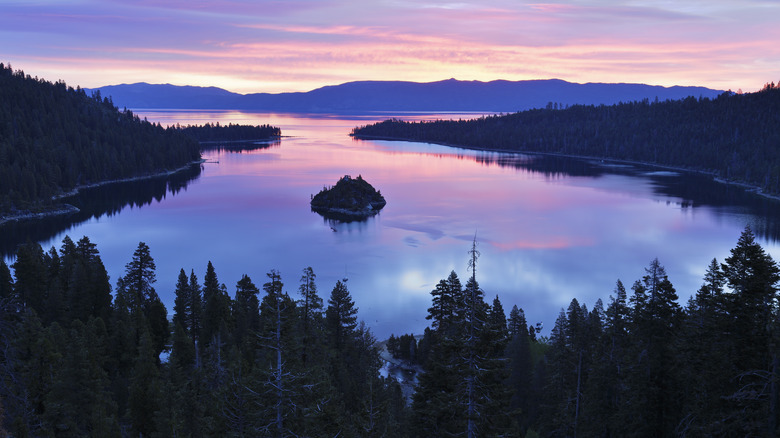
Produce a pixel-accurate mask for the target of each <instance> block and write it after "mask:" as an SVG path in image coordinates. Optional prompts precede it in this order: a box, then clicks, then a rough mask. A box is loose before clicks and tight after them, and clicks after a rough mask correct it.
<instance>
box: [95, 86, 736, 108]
mask: <svg viewBox="0 0 780 438" xmlns="http://www.w3.org/2000/svg"><path fill="white" fill-rule="evenodd" d="M96 90H99V91H100V94H101V95H102V96H104V97H105V96H111V98H112V100H113V102H114V104H115V105H116V106H117V107H119V108H122V107H125V108H130V109H236V110H251V111H278V112H292V113H347V114H360V113H367V112H399V111H412V112H414V111H425V112H427V111H463V112H471V111H474V112H479V111H484V112H516V111H523V110H527V109H532V108H544V107H546V106H547V105H548V104H552V105H555V104H558V106H561V105H562V106H569V105H575V104H585V105H600V104H604V105H611V104H614V103H619V102H630V101H641V100H643V99H649V100H651V101H653V100H655V99H658V100H660V101H664V100H676V99H682V98H685V97H688V96H693V97H696V98H698V97H709V98H712V97H715V96H717V95H719V94H721V93H722V92H723V91H721V90H713V89H709V88H705V87H683V86H674V87H662V86H657V85H645V84H626V83H614V84H608V83H586V84H578V83H572V82H566V81H563V80H560V79H544V80H527V81H505V80H496V81H490V82H481V81H459V80H456V79H448V80H444V81H438V82H426V83H420V82H405V81H360V82H347V83H344V84H341V85H332V86H326V87H322V88H317V89H315V90H311V91H308V92H295V93H278V94H271V93H253V94H238V93H233V92H230V91H227V90H224V89H221V88H217V87H195V86H177V85H170V84H148V83H144V82H141V83H135V84H121V85H109V86H105V87H100V88H95V89H91V90H87V91H88V92H92V91H96Z"/></svg>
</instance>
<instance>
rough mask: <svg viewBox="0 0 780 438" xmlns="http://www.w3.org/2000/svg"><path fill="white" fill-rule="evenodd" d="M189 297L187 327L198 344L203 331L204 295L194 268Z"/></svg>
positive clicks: (191, 274)
mask: <svg viewBox="0 0 780 438" xmlns="http://www.w3.org/2000/svg"><path fill="white" fill-rule="evenodd" d="M189 297H190V303H189V305H190V306H189V307H190V319H189V321H187V327H188V328H189V332H190V336H192V339H193V341H195V343H196V344H198V341H199V340H200V334H201V332H202V331H203V296H202V295H201V291H200V284H199V283H198V277H197V276H196V275H195V270H194V269H193V270H191V271H190V286H189Z"/></svg>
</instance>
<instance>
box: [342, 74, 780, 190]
mask: <svg viewBox="0 0 780 438" xmlns="http://www.w3.org/2000/svg"><path fill="white" fill-rule="evenodd" d="M352 135H353V136H355V137H357V138H365V139H371V138H387V139H397V140H411V141H423V142H432V143H440V144H446V145H451V146H459V147H465V148H475V149H488V150H498V151H510V152H540V153H548V154H564V155H572V156H587V157H595V158H602V159H613V160H628V161H635V162H644V163H650V164H656V165H663V166H672V167H678V168H684V169H689V170H694V171H700V172H706V173H710V174H712V175H713V176H715V177H718V178H722V179H725V180H729V181H737V182H743V183H747V184H750V185H752V186H755V187H758V188H760V189H761V190H763V191H766V192H769V193H780V155H778V154H780V150H778V148H777V145H778V144H780V88H778V87H777V86H775V85H774V84H767V86H765V87H764V89H762V90H761V91H758V92H755V93H746V94H735V93H731V92H727V93H723V94H721V95H720V96H718V97H717V98H715V99H709V98H699V99H696V98H694V97H688V98H685V99H682V100H674V101H672V100H667V101H662V102H650V101H648V100H643V101H640V102H626V103H620V104H616V105H609V106H606V105H600V106H593V105H573V106H570V107H568V108H566V109H553V108H552V107H550V108H548V109H535V110H528V111H522V112H518V113H514V114H506V115H496V116H489V117H482V118H479V119H475V120H438V121H430V122H425V121H423V122H404V121H401V120H396V119H391V120H386V121H384V122H380V123H376V124H373V125H368V126H362V127H358V128H355V129H354V130H353V131H352Z"/></svg>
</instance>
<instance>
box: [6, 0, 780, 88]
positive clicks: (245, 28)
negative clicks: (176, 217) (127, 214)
mask: <svg viewBox="0 0 780 438" xmlns="http://www.w3.org/2000/svg"><path fill="white" fill-rule="evenodd" d="M0 62H4V63H10V64H11V65H12V67H13V68H14V69H22V70H24V71H25V72H26V73H28V74H30V75H33V76H39V77H42V78H45V79H48V80H51V81H56V80H59V79H62V80H65V81H66V82H67V83H68V84H69V85H73V86H75V85H80V86H82V87H88V88H91V87H98V86H103V85H113V84H120V83H133V82H149V83H171V84H175V85H200V86H217V87H221V88H225V89H228V90H230V91H234V92H238V93H254V92H270V93H277V92H285V91H308V90H311V89H314V88H317V87H321V86H325V85H335V84H340V83H343V82H348V81H355V80H407V81H419V82H430V81H437V80H442V79H449V78H456V79H461V80H481V81H489V80H494V79H508V80H523V79H547V78H559V79H564V80H568V81H572V82H634V83H647V84H653V85H664V86H671V85H703V86H707V87H711V88H716V89H723V90H725V89H732V90H734V91H736V90H738V89H742V90H744V91H753V90H756V89H758V88H761V86H762V85H763V84H764V83H766V82H770V81H774V82H777V81H779V80H780V1H777V0H765V1H757V0H739V1H737V0H732V1H724V0H706V1H698V0H669V1H628V2H614V1H607V0H590V1H561V2H548V3H536V2H525V1H518V0H480V1H461V2H457V1H451V2H450V1H438V0H428V1H426V0H417V1H413V0H387V1H383V0H280V1H258V0H228V1H218V0H121V1H115V0H73V1H67V0H0Z"/></svg>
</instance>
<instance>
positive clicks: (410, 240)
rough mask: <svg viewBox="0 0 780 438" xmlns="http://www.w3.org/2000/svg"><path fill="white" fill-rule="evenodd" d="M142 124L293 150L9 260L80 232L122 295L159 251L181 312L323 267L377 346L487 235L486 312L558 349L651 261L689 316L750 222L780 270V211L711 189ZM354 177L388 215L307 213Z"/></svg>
mask: <svg viewBox="0 0 780 438" xmlns="http://www.w3.org/2000/svg"><path fill="white" fill-rule="evenodd" d="M136 114H138V115H140V116H141V117H147V118H148V119H149V120H150V121H154V122H158V121H159V122H160V123H162V124H163V125H170V124H176V123H179V124H182V125H185V124H194V123H197V124H202V123H205V122H216V121H219V122H220V123H223V124H225V123H242V124H246V123H249V124H266V123H268V124H272V125H275V126H279V127H281V128H282V132H283V134H284V135H285V137H284V138H283V139H282V140H281V141H279V142H276V143H274V144H271V145H264V147H262V148H260V149H257V150H253V151H245V152H230V151H225V150H222V151H207V152H205V153H204V158H206V159H207V162H206V163H205V164H203V166H202V168H201V170H200V171H198V170H195V171H193V172H192V173H190V174H187V175H183V176H179V177H178V179H175V180H174V181H166V180H165V179H160V180H156V181H151V182H145V183H137V184H134V185H133V184H131V185H123V186H117V187H114V188H104V189H101V190H102V191H101V190H96V191H91V192H87V193H85V194H83V195H82V197H81V200H78V201H74V202H80V203H81V204H79V205H81V206H82V209H83V210H85V214H84V215H82V217H78V218H76V219H77V220H78V221H81V222H79V223H76V224H70V225H55V224H51V225H47V224H37V225H34V226H21V227H16V228H13V229H5V230H3V229H0V233H3V235H4V237H3V238H4V240H5V241H6V246H8V244H9V242H11V241H12V240H14V241H15V240H18V239H21V240H24V239H26V236H32V238H34V239H35V240H39V241H41V243H42V244H43V245H44V247H45V248H49V247H51V246H55V247H57V248H59V247H60V245H61V241H62V238H63V237H64V236H65V234H68V235H70V236H71V238H73V239H74V240H77V239H79V238H81V236H84V235H86V236H89V238H90V239H91V240H92V241H93V242H95V243H97V245H98V249H99V250H100V253H101V255H102V257H103V261H104V263H105V264H106V267H107V269H108V271H109V274H110V275H111V278H112V283H113V282H115V280H116V278H117V277H118V276H120V275H123V272H124V266H125V264H126V263H127V262H129V261H130V259H131V257H132V254H133V251H134V250H135V248H136V247H137V245H138V242H139V241H144V242H146V243H147V244H148V245H149V246H150V248H151V251H152V256H153V257H154V259H155V262H156V264H157V279H158V281H157V283H156V290H157V292H158V293H159V294H160V296H161V297H162V299H163V301H164V302H165V304H166V305H167V307H168V309H169V311H171V309H172V307H173V297H174V294H173V291H174V284H175V282H176V277H177V275H178V272H179V270H180V269H181V268H184V269H185V271H187V273H188V274H189V272H190V270H192V269H194V270H195V273H196V274H197V275H198V278H199V279H200V280H201V281H202V280H203V275H204V273H205V269H206V264H207V263H208V262H209V261H212V263H213V264H214V267H215V268H216V272H217V275H218V277H219V281H220V282H222V283H225V284H226V285H227V287H228V290H229V291H230V292H231V293H233V292H234V291H235V284H236V282H237V281H238V280H239V279H240V278H241V275H242V274H245V273H246V274H248V275H249V276H250V277H252V279H253V281H254V282H255V284H257V285H258V286H261V285H262V284H263V283H264V282H265V281H266V276H265V274H266V273H267V272H269V271H270V270H271V269H276V270H278V271H279V272H280V273H281V275H282V279H283V281H284V283H285V290H286V291H287V292H289V293H290V295H291V296H293V297H297V296H298V292H297V290H298V285H299V278H300V276H301V271H302V269H303V268H305V267H307V266H311V267H312V268H313V269H314V272H315V273H316V275H317V280H318V281H317V285H318V288H319V293H320V295H321V296H322V297H323V298H324V299H325V300H327V297H328V296H329V294H330V290H331V289H332V288H333V285H334V284H335V282H336V281H337V280H338V279H341V278H344V277H346V278H348V279H349V281H348V287H349V289H350V292H351V293H352V296H353V298H354V300H355V302H356V305H357V306H358V307H359V317H360V318H361V319H363V320H364V321H365V322H366V323H367V324H368V325H369V326H370V327H371V328H372V330H373V331H374V333H375V334H376V335H377V337H379V338H384V337H386V336H389V335H390V333H396V334H400V333H409V332H413V333H421V332H422V330H423V328H424V327H425V326H426V325H427V321H426V320H425V315H426V312H427V309H428V307H429V306H430V291H431V290H432V289H433V288H434V286H435V285H436V283H437V282H438V281H439V280H440V279H442V278H445V277H446V276H447V275H448V274H449V272H450V271H452V270H454V271H455V272H457V273H458V275H459V276H460V277H461V280H462V281H463V282H464V284H465V281H466V279H467V277H468V276H469V275H470V272H468V271H467V258H468V254H467V251H468V250H469V248H470V245H471V241H472V239H473V238H474V236H475V235H476V238H477V242H478V249H479V251H480V252H481V257H480V259H479V261H478V266H477V280H478V281H479V283H480V285H481V286H482V288H483V289H484V290H485V293H486V297H487V299H488V300H489V301H492V299H493V298H494V297H495V296H496V295H498V296H499V297H500V299H501V302H502V303H503V306H504V308H505V309H506V311H507V312H508V311H509V309H510V308H511V307H512V305H515V304H516V305H518V306H519V307H522V308H523V309H524V310H525V312H526V316H527V318H528V320H529V322H530V323H536V322H542V323H543V324H544V326H545V329H544V332H543V334H549V330H550V329H551V328H552V325H553V324H554V321H555V318H556V317H557V314H558V312H559V311H560V309H561V308H562V307H563V308H565V307H567V306H568V304H569V302H570V301H571V299H572V298H577V299H578V300H579V301H580V303H581V304H586V305H587V306H588V308H592V306H593V304H594V303H595V301H596V300H597V299H598V298H601V299H603V300H604V302H605V305H606V303H607V302H608V297H609V295H610V294H611V293H612V292H613V289H614V286H615V281H616V280H617V279H618V278H619V279H621V280H622V281H623V282H624V283H625V285H626V287H627V288H628V287H630V285H631V284H632V283H633V282H634V280H636V279H639V278H641V277H642V275H644V268H645V267H646V266H647V265H648V264H649V262H650V261H651V260H652V259H653V258H654V257H658V258H659V260H660V262H661V263H662V264H663V265H664V266H665V267H666V270H667V273H668V274H669V277H670V280H671V281H672V283H673V284H674V285H675V287H676V288H677V290H678V293H679V294H680V296H681V303H682V304H685V301H687V298H688V296H690V294H691V293H693V292H694V291H695V290H696V289H697V288H698V287H699V286H700V284H701V278H702V276H703V274H704V271H705V268H706V266H707V265H708V263H709V261H710V260H711V259H712V258H713V257H717V258H718V260H721V261H722V260H723V259H724V258H725V257H727V256H728V252H729V249H731V248H732V247H733V246H734V245H735V244H736V241H737V238H738V237H739V234H740V232H741V231H742V229H743V228H744V227H745V225H746V224H750V225H751V226H752V227H753V228H754V230H756V232H757V234H758V235H759V238H760V241H761V243H762V244H763V245H765V248H766V249H767V250H768V251H769V252H770V253H771V254H772V255H773V257H774V258H775V259H778V258H779V257H780V251H779V250H778V245H777V243H776V242H777V236H778V235H779V234H780V232H778V226H777V224H778V220H777V218H778V217H780V213H779V212H778V205H777V203H776V202H772V201H768V200H766V199H763V198H760V197H757V196H753V195H748V194H745V193H744V192H743V191H742V190H740V189H737V188H735V187H731V186H726V185H722V184H718V183H715V182H712V181H709V180H708V179H706V178H703V177H697V176H690V175H681V174H679V173H677V172H672V171H659V170H657V169H648V168H641V167H637V166H628V165H610V164H608V163H601V162H588V161H581V160H571V159H560V158H549V157H531V156H523V155H515V154H497V153H489V152H477V151H468V150H461V149H454V148H448V147H443V146H436V145H429V144H422V143H409V142H390V141H358V140H353V139H352V138H350V137H349V136H348V133H349V131H350V130H351V129H352V128H353V127H354V126H356V125H361V124H365V123H369V122H372V121H374V120H381V119H383V118H384V117H380V116H371V117H363V118H345V117H337V116H333V117H327V116H319V117H315V116H298V115H284V114H260V113H242V112H231V111H219V112H198V111H169V112H165V111H142V110H139V111H136ZM401 117H406V118H415V117H414V116H409V115H405V116H404V115H402V116H401ZM430 117H431V116H427V117H426V118H430ZM448 117H449V116H448ZM454 117H455V118H457V117H459V115H454ZM460 117H464V118H465V117H466V116H460ZM418 118H419V117H418ZM344 175H352V176H357V175H362V176H363V178H365V179H366V180H367V181H369V182H370V183H371V184H372V185H374V187H376V188H377V189H379V190H381V192H382V194H383V195H384V196H385V198H386V199H387V206H386V207H385V208H384V209H383V210H382V211H381V213H380V214H379V215H378V216H376V217H374V218H371V219H369V220H367V221H365V222H359V223H349V224H343V223H336V222H330V221H327V220H325V219H323V218H322V217H321V216H319V215H318V214H316V213H313V212H311V211H310V209H309V200H310V196H311V195H312V194H315V193H317V192H318V191H319V190H320V189H321V188H322V187H323V186H325V185H332V184H335V182H336V181H337V180H338V179H339V178H340V177H342V176H344ZM117 193H118V194H119V195H117ZM85 206H88V208H87V207H85ZM86 210H88V211H86ZM4 250H5V249H4Z"/></svg>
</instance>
